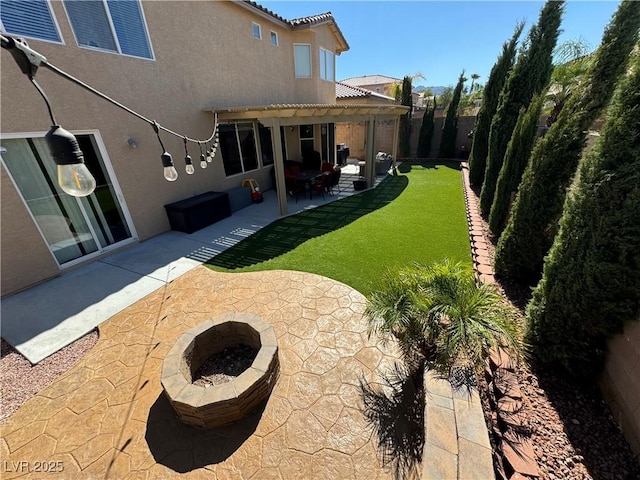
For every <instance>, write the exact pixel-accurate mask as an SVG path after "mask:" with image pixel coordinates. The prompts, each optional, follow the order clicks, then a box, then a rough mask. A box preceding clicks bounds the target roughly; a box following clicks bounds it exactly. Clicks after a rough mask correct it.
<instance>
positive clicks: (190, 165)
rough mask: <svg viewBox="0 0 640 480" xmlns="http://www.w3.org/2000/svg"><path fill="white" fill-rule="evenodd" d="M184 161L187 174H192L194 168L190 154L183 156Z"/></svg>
mask: <svg viewBox="0 0 640 480" xmlns="http://www.w3.org/2000/svg"><path fill="white" fill-rule="evenodd" d="M184 163H185V164H186V166H185V171H186V172H187V175H193V172H195V169H194V168H193V161H191V155H187V156H186V157H184Z"/></svg>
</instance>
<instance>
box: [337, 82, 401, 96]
mask: <svg viewBox="0 0 640 480" xmlns="http://www.w3.org/2000/svg"><path fill="white" fill-rule="evenodd" d="M367 97H377V98H380V99H384V100H393V98H392V97H388V96H387V95H381V94H379V93H376V92H372V91H371V90H367V89H366V88H360V87H356V86H354V85H347V84H346V83H342V82H336V98H367Z"/></svg>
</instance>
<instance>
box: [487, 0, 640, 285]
mask: <svg viewBox="0 0 640 480" xmlns="http://www.w3.org/2000/svg"><path fill="white" fill-rule="evenodd" d="M639 28H640V2H634V1H628V0H625V1H623V2H622V3H621V4H620V6H619V7H618V10H617V11H616V13H615V14H614V16H613V18H612V20H611V22H610V23H609V25H608V26H607V29H606V30H605V33H604V36H603V39H602V44H601V45H600V48H599V49H598V50H597V52H596V54H595V58H594V60H593V63H592V64H591V69H590V71H589V74H588V77H587V80H586V81H585V82H584V84H583V85H582V87H581V89H580V90H578V91H576V92H574V94H573V95H571V97H569V100H567V103H566V105H565V107H564V108H563V109H562V111H561V112H560V115H559V117H558V121H557V122H556V123H555V124H554V125H553V126H552V127H551V128H550V129H549V131H548V132H547V134H546V135H545V136H544V138H542V139H541V140H540V141H539V142H538V143H537V144H536V146H535V147H534V149H533V152H532V153H531V158H530V160H529V164H528V166H527V168H526V170H525V173H524V175H523V176H522V183H521V184H520V189H519V191H518V196H517V198H516V202H515V203H514V205H513V209H512V214H511V217H510V218H509V222H508V223H507V227H506V228H505V230H504V233H503V234H502V236H501V237H500V241H499V242H498V246H497V248H496V257H495V271H496V273H497V274H498V275H500V276H504V277H507V276H508V277H511V278H513V279H515V280H517V281H520V282H523V283H524V282H527V283H531V284H533V283H536V282H537V281H538V280H539V279H540V275H541V273H542V265H543V261H544V257H545V255H546V254H547V252H548V251H549V248H550V247H551V245H552V243H553V238H554V237H555V234H556V233H557V224H558V220H559V218H560V215H561V214H562V207H563V205H564V199H565V194H566V190H567V188H568V187H569V185H570V183H571V180H572V179H573V177H574V175H575V172H576V169H577V166H578V162H579V160H580V156H581V154H582V149H583V147H584V143H585V139H586V135H587V131H588V129H589V127H590V126H591V124H592V123H593V121H594V120H595V119H596V118H597V117H598V115H600V113H601V111H602V109H603V108H604V107H605V106H606V104H607V102H608V101H609V100H610V99H611V96H612V94H613V90H614V87H615V84H616V81H617V79H618V78H620V75H622V74H623V73H624V71H625V69H626V65H627V63H628V60H629V54H630V52H631V50H632V49H633V47H634V45H635V44H636V42H637V38H638V29H639Z"/></svg>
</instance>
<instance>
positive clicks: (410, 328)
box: [365, 260, 523, 389]
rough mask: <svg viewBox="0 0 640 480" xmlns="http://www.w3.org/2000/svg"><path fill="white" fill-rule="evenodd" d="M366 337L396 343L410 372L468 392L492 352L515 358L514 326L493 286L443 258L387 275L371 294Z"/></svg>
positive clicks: (517, 347) (518, 347)
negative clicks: (430, 374) (443, 380)
mask: <svg viewBox="0 0 640 480" xmlns="http://www.w3.org/2000/svg"><path fill="white" fill-rule="evenodd" d="M365 315H366V316H367V318H368V320H369V331H370V333H373V332H375V333H377V334H378V335H380V336H381V337H382V338H383V340H385V341H389V340H391V339H394V340H396V341H397V344H398V346H399V348H400V350H401V352H402V356H403V359H404V361H405V363H406V364H407V365H408V366H409V368H410V369H412V370H418V369H422V368H425V369H428V370H433V371H434V372H436V373H438V374H439V375H441V376H442V377H443V378H447V379H448V380H450V381H451V382H452V383H453V384H454V386H457V387H460V386H466V387H467V388H469V389H470V388H472V387H473V386H474V385H475V373H476V372H477V371H478V369H479V368H480V367H481V366H482V365H483V362H484V360H485V359H486V358H487V357H488V356H489V354H490V351H491V350H492V349H496V348H499V347H502V348H504V349H506V350H507V351H509V352H511V353H512V354H514V355H515V356H516V357H519V356H520V355H521V353H522V351H523V345H522V342H521V340H520V335H519V328H518V324H517V323H516V321H515V320H514V318H515V317H514V316H512V315H510V314H509V310H508V308H507V307H506V306H505V304H504V303H503V302H502V298H501V297H500V295H499V294H498V293H497V292H496V290H495V289H494V287H493V286H491V285H488V284H484V283H481V282H480V281H478V280H476V278H475V277H474V275H473V273H472V271H471V270H470V269H469V268H468V267H465V266H464V265H463V264H461V263H453V262H451V261H448V260H445V261H444V262H441V263H436V264H433V265H430V266H424V265H417V264H416V265H412V266H409V267H403V268H400V269H397V270H394V271H389V272H388V273H387V275H386V276H385V277H384V278H383V279H382V281H381V284H380V287H379V288H378V289H377V290H374V291H373V292H372V293H371V295H370V296H369V299H368V303H367V308H366V311H365Z"/></svg>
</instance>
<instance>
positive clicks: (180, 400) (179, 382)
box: [162, 313, 279, 428]
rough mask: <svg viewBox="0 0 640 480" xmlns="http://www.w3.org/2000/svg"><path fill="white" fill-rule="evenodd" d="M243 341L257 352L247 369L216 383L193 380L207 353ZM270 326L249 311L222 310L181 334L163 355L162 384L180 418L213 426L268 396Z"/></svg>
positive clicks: (273, 372) (272, 358) (274, 369)
mask: <svg viewBox="0 0 640 480" xmlns="http://www.w3.org/2000/svg"><path fill="white" fill-rule="evenodd" d="M240 345H246V346H248V347H250V348H252V349H254V350H256V351H257V352H258V353H257V355H256V357H255V359H254V360H253V363H252V364H251V366H250V367H249V368H247V369H246V370H245V371H244V372H242V373H241V374H240V375H238V376H237V377H234V378H233V379H231V381H229V382H226V383H222V384H220V385H202V386H201V385H194V383H193V381H194V375H195V374H196V372H197V371H198V369H199V368H200V367H201V366H202V365H203V364H204V363H205V361H206V360H207V359H209V358H210V357H211V356H212V355H214V354H216V353H218V352H221V351H222V350H224V349H226V348H230V347H237V346H240ZM278 369H279V364H278V345H277V339H276V334H275V331H274V330H273V327H272V326H271V325H269V324H268V323H267V322H265V321H264V320H262V319H261V318H260V317H258V316H256V315H253V314H250V313H226V314H224V315H220V316H218V317H215V318H213V319H211V320H208V321H206V322H204V323H202V324H200V325H198V326H196V327H194V328H192V329H191V330H189V331H187V332H186V333H184V334H183V335H182V336H181V337H180V338H179V339H178V341H177V342H176V344H175V345H174V346H173V348H172V349H171V351H169V353H168V354H167V356H166V357H165V359H164V364H163V366H162V388H163V389H164V392H165V394H166V395H167V398H168V399H169V402H170V403H171V406H172V407H173V409H174V410H175V412H176V414H177V415H178V417H179V418H180V420H181V421H182V422H183V423H186V424H189V425H193V426H196V427H200V428H214V427H220V426H223V425H228V424H230V423H233V422H235V421H237V420H240V419H241V418H243V417H244V416H245V415H247V414H248V413H250V412H251V411H252V410H254V409H255V408H256V407H257V406H258V405H259V404H260V403H261V402H262V401H263V400H265V399H266V398H268V397H269V394H270V393H271V390H272V389H273V386H274V385H275V382H276V380H277V377H278Z"/></svg>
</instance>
